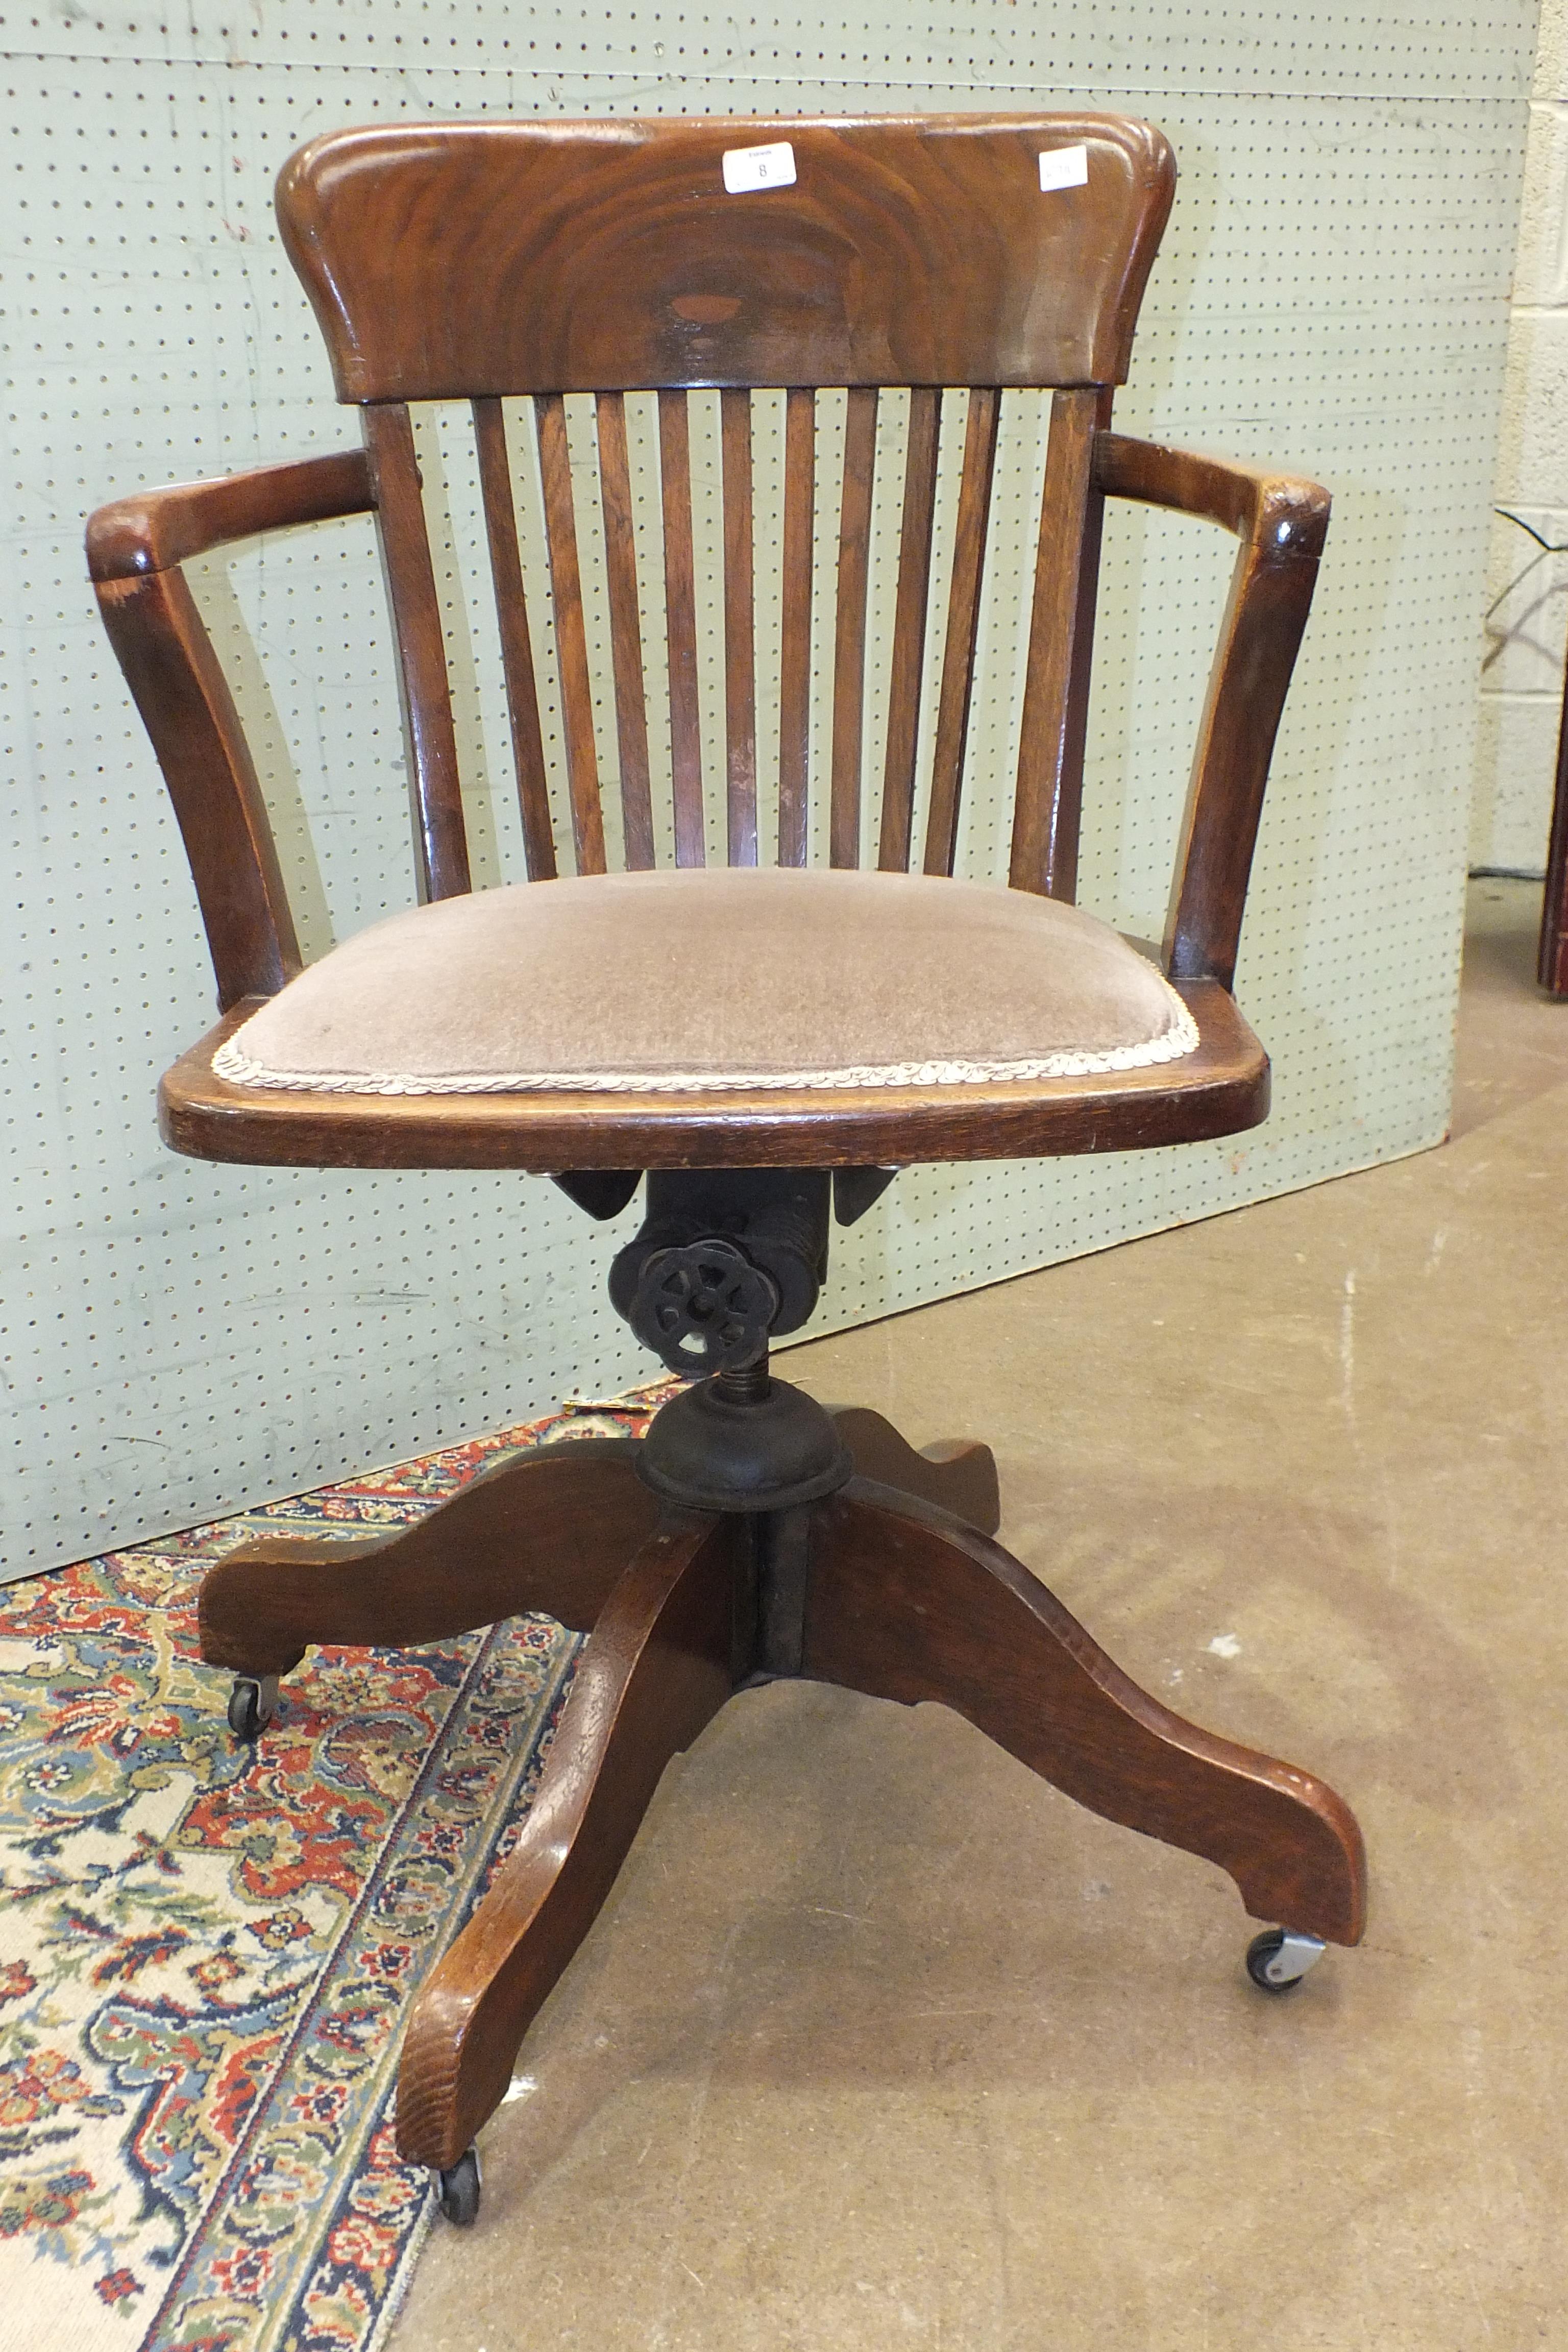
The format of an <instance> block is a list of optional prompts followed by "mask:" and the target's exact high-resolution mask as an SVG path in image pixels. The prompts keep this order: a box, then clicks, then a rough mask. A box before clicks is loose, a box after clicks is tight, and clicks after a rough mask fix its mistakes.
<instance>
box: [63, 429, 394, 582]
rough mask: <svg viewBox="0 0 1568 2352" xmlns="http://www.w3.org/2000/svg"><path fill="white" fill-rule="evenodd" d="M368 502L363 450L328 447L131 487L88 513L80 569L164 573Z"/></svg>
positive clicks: (370, 489)
mask: <svg viewBox="0 0 1568 2352" xmlns="http://www.w3.org/2000/svg"><path fill="white" fill-rule="evenodd" d="M374 504H375V490H374V486H373V484H372V482H371V477H370V460H369V458H368V457H366V456H365V453H364V451H363V449H334V450H333V451H332V452H331V454H330V455H329V456H326V457H299V458H296V459H294V460H293V461H292V462H291V463H289V464H287V465H282V466H253V467H250V468H249V470H248V471H247V472H246V473H243V474H223V475H219V476H218V477H217V478H216V480H213V481H210V482H174V483H172V484H171V485H170V487H169V488H167V489H164V490H139V491H137V492H136V494H135V495H134V497H132V498H129V499H115V500H114V501H113V503H112V504H111V505H110V506H106V507H100V508H99V509H98V512H97V513H96V514H94V515H89V518H88V525H87V568H88V570H89V572H90V573H91V574H92V577H93V579H94V580H132V579H135V578H137V577H139V576H140V575H142V574H143V573H145V572H167V571H168V570H170V568H171V567H172V566H173V565H174V564H176V563H184V561H185V559H186V558H187V556H192V555H205V553H206V551H207V550H208V548H211V547H222V546H223V545H224V543H225V542H226V541H228V540H231V539H250V538H252V537H253V536H254V535H255V534H256V533H257V532H258V531H262V530H282V529H284V528H285V527H286V526H287V525H289V524H290V523H297V522H326V521H330V520H332V519H333V518H334V517H336V516H340V515H353V514H365V513H368V512H369V510H370V509H371V508H373V507H374Z"/></svg>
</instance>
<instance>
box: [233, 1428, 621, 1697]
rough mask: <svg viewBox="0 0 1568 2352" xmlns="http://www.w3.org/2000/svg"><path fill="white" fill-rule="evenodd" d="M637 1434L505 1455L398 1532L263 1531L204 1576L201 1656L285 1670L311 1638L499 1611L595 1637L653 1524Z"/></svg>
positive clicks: (380, 1634) (383, 1637)
mask: <svg viewBox="0 0 1568 2352" xmlns="http://www.w3.org/2000/svg"><path fill="white" fill-rule="evenodd" d="M636 1460H637V1441H636V1440H635V1439H633V1438H617V1437H605V1438H578V1439H574V1440H572V1441H570V1442H566V1443H562V1444H554V1445H543V1446H540V1447H539V1448H538V1449H537V1450H536V1451H535V1452H533V1453H531V1454H522V1455H521V1456H520V1457H519V1458H518V1459H517V1460H516V1461H512V1462H506V1463H503V1464H501V1465H500V1467H499V1468H498V1469H495V1470H491V1471H489V1473H487V1475H485V1476H484V1477H482V1478H476V1479H475V1480H474V1481H473V1483H472V1484H471V1485H470V1486H465V1487H463V1488H462V1490H461V1492H460V1493H458V1494H456V1495H454V1496H451V1497H450V1499H449V1500H448V1501H447V1502H445V1503H439V1504H437V1507H436V1508H435V1509H434V1510H433V1511H430V1512H428V1513H427V1514H426V1517H424V1518H422V1519H416V1520H414V1521H413V1523H412V1524H411V1525H410V1526H407V1527H404V1528H397V1529H396V1531H395V1533H393V1534H391V1535H377V1536H372V1537H370V1538H367V1539H363V1540H359V1541H347V1542H345V1541H342V1539H339V1540H336V1541H332V1542H321V1541H318V1540H316V1539H315V1538H291V1537H287V1536H265V1537H262V1538H259V1539H258V1541H256V1542H253V1543H246V1544H239V1545H237V1547H236V1548H235V1549H234V1550H233V1551H229V1552H226V1553H225V1554H224V1557H223V1558H222V1559H220V1560H219V1561H218V1562H217V1564H216V1567H214V1568H211V1569H209V1570H207V1573H206V1575H205V1578H204V1579H203V1581H202V1589H201V1601H200V1624H201V1644H202V1656H203V1657H204V1658H205V1660H206V1662H207V1664H209V1665H216V1666H227V1667H229V1668H230V1669H231V1670H232V1671H233V1672H234V1673H236V1674H241V1675H256V1676H257V1677H259V1676H261V1675H286V1674H288V1673H289V1670H290V1668H292V1667H294V1666H297V1665H298V1664H299V1663H300V1659H301V1658H302V1657H303V1656H304V1654H305V1651H306V1649H307V1647H308V1646H309V1645H310V1643H313V1642H343V1643H365V1644H372V1643H374V1644H376V1645H382V1646H386V1645H390V1646H393V1647H395V1648H398V1649H405V1648H407V1647H408V1646H409V1644H410V1643H421V1642H441V1641H445V1640H447V1638H448V1637H449V1636H450V1635H451V1634H453V1633H468V1631H469V1630H470V1629H471V1628H472V1627H474V1626H476V1625H493V1624H495V1623H497V1622H499V1620H500V1619H501V1618H503V1617H516V1616H521V1615H535V1616H544V1617H554V1618H556V1619H557V1620H558V1621H559V1622H561V1623H562V1624H563V1625H570V1626H573V1627H574V1628H575V1629H576V1630H577V1631H578V1632H580V1633H586V1632H587V1631H588V1629H589V1628H590V1627H591V1626H592V1625H593V1624H595V1622H596V1621H597V1618H598V1615H599V1612H600V1610H601V1609H602V1608H603V1606H604V1604H605V1601H606V1599H607V1598H608V1596H609V1594H610V1591H612V1589H613V1588H614V1586H615V1584H616V1580H617V1579H618V1578H619V1577H620V1575H621V1572H622V1570H624V1569H625V1568H626V1564H627V1562H628V1561H629V1560H630V1559H631V1557H632V1555H633V1553H634V1552H635V1551H636V1550H637V1548H638V1546H639V1545H640V1544H642V1543H643V1542H644V1541H645V1540H646V1539H647V1537H648V1536H649V1535H651V1533H652V1531H653V1527H654V1522H655V1520H656V1519H657V1518H658V1502H657V1501H656V1499H655V1497H654V1496H653V1494H652V1493H651V1491H650V1490H649V1489H648V1488H647V1486H644V1485H643V1483H642V1481H641V1479H640V1478H639V1477H638V1476H637V1472H636V1469H635V1467H634V1465H635V1463H636Z"/></svg>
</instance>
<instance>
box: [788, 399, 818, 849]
mask: <svg viewBox="0 0 1568 2352" xmlns="http://www.w3.org/2000/svg"><path fill="white" fill-rule="evenodd" d="M782 540H783V544H782V547H781V549H780V573H781V579H780V594H781V597H782V599H783V614H782V627H781V631H780V638H779V864H780V865H781V866H804V865H805V849H806V824H807V815H808V811H809V793H810V782H811V604H812V578H813V570H814V566H815V562H816V393H815V392H813V391H811V390H810V389H805V390H803V389H802V388H801V387H800V386H798V385H796V386H795V387H794V388H793V389H792V390H791V391H790V392H789V393H787V394H786V395H785V398H784V530H783V533H782Z"/></svg>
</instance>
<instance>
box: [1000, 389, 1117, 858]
mask: <svg viewBox="0 0 1568 2352" xmlns="http://www.w3.org/2000/svg"><path fill="white" fill-rule="evenodd" d="M1099 399H1100V395H1099V394H1098V393H1097V392H1096V391H1095V390H1094V388H1093V387H1092V386H1085V387H1082V388H1075V389H1074V390H1072V391H1069V392H1058V394H1056V395H1055V397H1054V398H1053V400H1052V402H1051V437H1050V444H1049V447H1048V449H1047V455H1046V487H1045V495H1044V497H1043V499H1041V502H1040V543H1039V553H1038V556H1037V560H1036V565H1035V601H1034V608H1033V612H1032V614H1031V616H1030V622H1029V658H1028V667H1027V668H1026V672H1025V677H1024V715H1023V721H1022V728H1021V732H1020V740H1019V745H1018V785H1017V793H1016V799H1015V801H1014V804H1013V857H1012V866H1011V869H1010V871H1009V874H1008V877H1007V878H1008V880H1009V882H1010V883H1011V885H1012V887H1013V888H1014V889H1015V890H1037V891H1043V892H1045V893H1047V895H1049V896H1050V897H1052V898H1071V896H1072V894H1073V891H1074V888H1075V887H1076V885H1077V878H1078V828H1079V798H1080V796H1081V786H1082V774H1081V770H1080V772H1079V777H1078V779H1077V782H1076V785H1075V783H1074V780H1073V777H1072V774H1071V762H1070V759H1069V751H1070V747H1071V735H1072V729H1071V725H1070V719H1071V711H1072V699H1073V696H1072V689H1073V684H1074V679H1075V676H1076V675H1077V673H1078V670H1079V664H1078V662H1077V660H1076V658H1075V656H1076V651H1077V641H1078V632H1079V624H1080V620H1081V617H1082V614H1081V606H1082V601H1083V600H1082V597H1081V594H1080V591H1081V588H1082V585H1083V576H1084V573H1083V566H1084V521H1085V516H1086V512H1087V509H1088V505H1089V481H1090V468H1091V464H1092V459H1093V453H1094V434H1095V422H1096V410H1097V408H1098V406H1099Z"/></svg>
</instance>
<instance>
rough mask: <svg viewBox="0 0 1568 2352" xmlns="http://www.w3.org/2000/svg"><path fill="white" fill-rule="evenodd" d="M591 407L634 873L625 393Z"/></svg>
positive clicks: (633, 653)
mask: <svg viewBox="0 0 1568 2352" xmlns="http://www.w3.org/2000/svg"><path fill="white" fill-rule="evenodd" d="M595 414H596V415H597V419H598V426H599V494H600V499H601V502H602V504H603V507H604V514H605V580H606V583H607V585H608V589H609V599H610V659H611V663H612V666H613V667H614V670H615V677H616V741H617V743H618V744H619V747H620V756H621V814H622V824H623V827H624V839H625V848H626V865H627V866H628V867H630V868H631V869H632V870H633V871H638V870H644V869H646V868H647V867H648V866H651V865H652V864H653V862H654V858H653V799H652V794H651V793H650V791H649V788H648V773H647V698H646V695H645V692H644V688H643V667H642V620H641V614H640V610H639V606H638V602H637V541H636V539H635V537H634V536H633V531H632V469H631V460H630V457H629V456H628V455H627V451H626V394H624V393H619V392H601V393H600V394H598V396H597V399H596V401H595Z"/></svg>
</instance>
